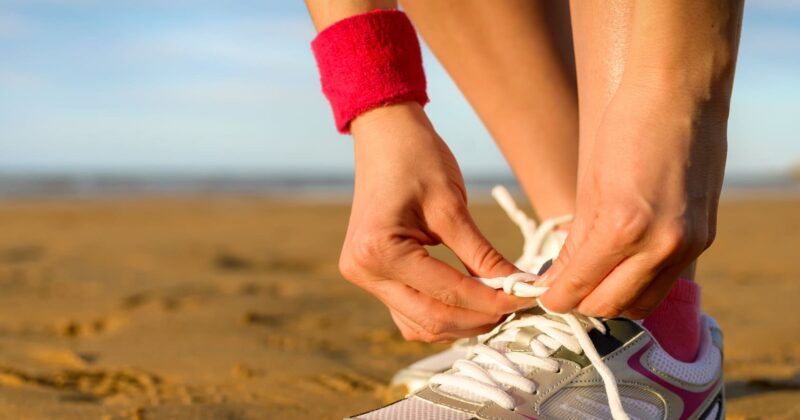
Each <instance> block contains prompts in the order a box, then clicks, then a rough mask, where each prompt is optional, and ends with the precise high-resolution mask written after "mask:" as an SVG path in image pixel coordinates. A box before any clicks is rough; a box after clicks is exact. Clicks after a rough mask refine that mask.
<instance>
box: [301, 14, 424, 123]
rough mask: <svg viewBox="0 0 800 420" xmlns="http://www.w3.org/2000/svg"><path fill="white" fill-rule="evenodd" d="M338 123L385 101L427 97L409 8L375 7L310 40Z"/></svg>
mask: <svg viewBox="0 0 800 420" xmlns="http://www.w3.org/2000/svg"><path fill="white" fill-rule="evenodd" d="M311 49H312V50H313V51H314V57H315V58H316V59H317V66H318V67H319V74H320V81H321V82H322V91H323V92H324V93H325V96H326V97H327V98H328V101H330V103H331V108H333V117H334V119H335V120H336V128H337V129H338V130H339V132H341V133H348V132H349V131H350V121H352V120H353V119H354V118H355V117H357V116H358V115H359V114H362V113H364V112H366V111H369V110H370V109H372V108H376V107H379V106H384V105H391V104H396V103H399V102H406V101H416V102H418V103H419V104H420V105H425V104H426V103H427V102H428V94H427V93H426V91H425V72H424V71H423V69H422V53H421V52H420V47H419V41H418V40H417V33H416V32H415V31H414V27H413V26H412V25H411V21H409V20H408V17H406V15H405V13H403V12H401V11H398V10H376V11H372V12H368V13H363V14H360V15H356V16H351V17H349V18H347V19H343V20H341V21H339V22H336V23H335V24H333V25H331V26H329V27H328V28H326V29H325V30H323V31H322V32H320V33H319V35H317V37H316V38H315V39H314V41H312V42H311Z"/></svg>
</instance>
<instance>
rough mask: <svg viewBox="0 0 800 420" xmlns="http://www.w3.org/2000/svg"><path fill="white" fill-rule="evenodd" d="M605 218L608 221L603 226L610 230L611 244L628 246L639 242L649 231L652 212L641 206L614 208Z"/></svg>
mask: <svg viewBox="0 0 800 420" xmlns="http://www.w3.org/2000/svg"><path fill="white" fill-rule="evenodd" d="M607 217H609V219H610V221H609V223H605V224H604V226H605V228H606V229H612V232H611V234H610V237H611V240H612V242H613V243H614V244H615V245H618V246H629V245H633V244H637V243H639V242H641V241H642V240H643V239H644V238H645V236H646V235H647V233H648V232H649V231H650V227H651V224H652V220H653V212H652V210H651V209H649V208H645V207H643V206H638V207H632V206H616V207H614V208H613V209H612V210H611V211H610V212H609V215H608V216H607Z"/></svg>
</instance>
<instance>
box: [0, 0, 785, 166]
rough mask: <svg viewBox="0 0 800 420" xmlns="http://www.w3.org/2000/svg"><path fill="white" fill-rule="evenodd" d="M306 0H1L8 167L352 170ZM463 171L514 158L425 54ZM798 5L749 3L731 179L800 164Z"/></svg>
mask: <svg viewBox="0 0 800 420" xmlns="http://www.w3.org/2000/svg"><path fill="white" fill-rule="evenodd" d="M314 34H315V32H314V28H313V26H312V24H311V22H310V19H309V18H308V15H307V12H306V9H305V7H304V5H303V3H302V2H301V1H299V0H293V1H285V0H217V1H206V0H115V1H108V0H0V171H56V172H57V171H86V172H147V171H174V172H190V173H210V172H214V173H218V172H223V173H245V174H246V173H292V174H300V175H314V174H324V173H331V172H340V173H348V172H349V171H351V168H352V140H351V138H349V137H347V136H342V135H339V134H337V133H336V131H335V129H334V126H333V119H332V117H331V113H330V109H329V107H328V104H327V102H326V101H325V99H324V97H323V96H322V94H321V93H320V87H319V79H318V76H317V72H316V66H315V63H314V60H313V56H312V55H311V51H310V48H309V42H310V41H311V39H312V38H313V37H314ZM424 54H425V56H424V62H425V67H426V72H427V76H428V85H429V95H430V97H431V103H430V104H429V105H428V107H427V108H426V109H427V111H428V113H429V115H430V117H431V119H432V121H433V123H434V125H435V126H436V128H437V130H438V131H439V133H440V134H441V135H442V137H443V138H444V139H445V140H446V141H447V143H448V144H449V145H450V147H451V148H452V149H453V152H454V153H455V155H456V157H457V158H458V160H459V162H460V163H461V166H462V169H463V171H464V172H465V174H466V175H468V176H469V175H505V174H508V173H509V172H508V169H507V168H506V164H505V162H504V160H503V158H502V156H501V155H500V154H499V152H498V151H497V150H496V148H495V146H494V145H493V143H492V142H491V139H490V138H489V136H488V134H487V133H486V130H485V129H484V128H483V127H482V125H481V124H480V122H479V121H478V120H477V118H476V117H475V115H474V113H473V112H472V111H471V109H470V107H469V105H468V104H467V103H466V102H465V100H464V99H463V98H462V97H461V95H460V93H459V92H458V90H457V89H456V88H455V86H454V85H453V83H452V82H451V81H450V79H449V78H448V76H447V75H446V74H445V72H444V71H443V70H442V68H441V66H439V64H438V63H437V62H436V60H435V59H434V58H433V57H432V56H431V54H430V52H429V51H427V50H426V51H425V53H424ZM798 120H800V1H794V0H761V1H758V0H752V1H748V2H747V5H746V11H745V22H744V29H743V37H742V42H741V46H740V54H739V63H738V68H737V74H736V82H735V88H734V97H733V107H732V113H731V118H730V126H729V127H730V128H729V161H728V169H729V173H742V174H747V173H770V172H779V171H785V170H786V168H788V167H789V166H791V165H795V164H800V135H798V130H797V127H796V126H797V124H798V122H799V121H798Z"/></svg>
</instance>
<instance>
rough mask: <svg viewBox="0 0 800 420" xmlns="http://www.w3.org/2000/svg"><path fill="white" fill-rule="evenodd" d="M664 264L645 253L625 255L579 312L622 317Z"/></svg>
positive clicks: (580, 306)
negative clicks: (627, 256) (626, 256)
mask: <svg viewBox="0 0 800 420" xmlns="http://www.w3.org/2000/svg"><path fill="white" fill-rule="evenodd" d="M661 263H662V261H660V260H658V259H657V258H655V257H650V256H648V255H647V254H644V253H639V254H636V255H634V256H631V257H629V258H626V259H625V260H624V261H623V262H622V263H620V264H619V265H618V266H617V267H616V268H614V269H613V270H612V271H611V272H610V273H609V274H608V275H607V276H606V277H605V278H604V279H603V280H602V282H601V283H600V284H598V285H597V287H596V288H595V289H594V290H592V292H591V293H589V295H587V296H586V297H585V298H584V299H583V300H582V301H581V302H580V304H578V307H577V310H578V312H580V313H582V314H584V315H589V316H595V317H603V318H615V317H617V316H620V315H621V314H622V313H623V312H624V311H625V310H626V309H628V307H630V306H631V305H632V304H633V303H634V302H635V301H636V300H637V299H638V298H639V296H641V294H642V293H643V292H644V291H645V290H647V288H648V287H649V286H650V285H651V284H652V281H653V279H654V278H655V277H656V275H657V274H658V273H659V272H660V271H661V267H660V266H661Z"/></svg>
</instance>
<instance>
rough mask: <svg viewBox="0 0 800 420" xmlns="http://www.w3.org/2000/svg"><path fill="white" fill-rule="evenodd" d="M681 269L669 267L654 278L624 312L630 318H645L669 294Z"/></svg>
mask: <svg viewBox="0 0 800 420" xmlns="http://www.w3.org/2000/svg"><path fill="white" fill-rule="evenodd" d="M680 272H681V269H675V268H671V269H667V270H664V271H663V272H661V273H659V274H658V276H657V277H656V278H655V279H653V282H652V284H651V285H650V286H649V287H648V288H647V289H646V290H645V291H644V292H642V294H641V295H639V297H638V298H637V299H636V300H635V301H634V302H633V303H632V304H630V305H629V307H628V308H626V309H625V311H624V312H623V313H622V316H623V317H625V318H628V319H644V318H645V317H647V316H648V315H650V314H651V313H652V312H653V311H654V310H655V309H656V308H657V307H658V305H659V304H661V302H662V301H663V300H664V298H666V297H667V295H669V293H670V291H671V290H672V287H673V286H674V285H675V282H676V281H677V280H678V276H679V274H680Z"/></svg>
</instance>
